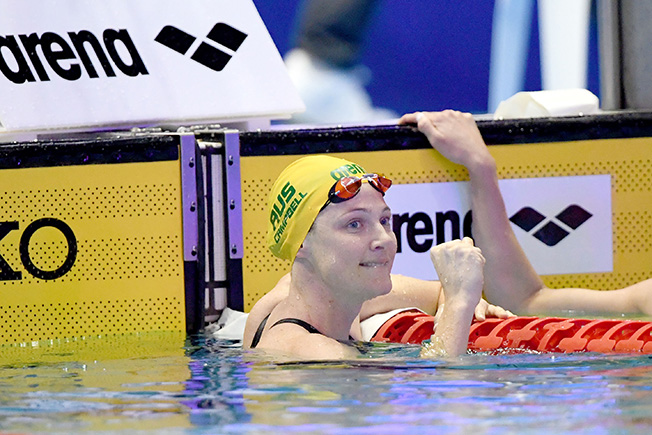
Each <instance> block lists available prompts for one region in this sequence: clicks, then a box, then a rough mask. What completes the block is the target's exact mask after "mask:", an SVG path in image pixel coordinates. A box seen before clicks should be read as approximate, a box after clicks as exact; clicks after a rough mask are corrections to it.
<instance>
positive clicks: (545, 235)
mask: <svg viewBox="0 0 652 435" xmlns="http://www.w3.org/2000/svg"><path fill="white" fill-rule="evenodd" d="M591 216H593V215H592V214H591V213H589V212H588V211H586V210H585V209H583V208H582V207H580V206H579V205H576V204H572V205H569V206H568V207H566V208H565V209H564V210H563V211H562V212H561V213H559V214H558V215H557V216H555V217H554V219H556V220H557V221H558V222H561V223H563V224H564V225H565V226H566V227H567V228H569V229H570V230H576V229H577V228H579V227H580V225H582V224H583V223H584V222H586V221H587V220H589V219H590V218H591ZM546 219H547V217H546V216H544V215H542V214H541V213H539V212H538V211H536V210H535V209H533V208H532V207H523V208H522V209H520V210H519V211H517V212H516V213H515V214H514V215H513V216H512V217H510V218H509V220H510V221H512V222H513V223H514V224H515V225H516V226H518V227H519V228H521V229H522V230H524V231H525V232H527V233H529V232H530V231H532V230H533V229H534V228H535V227H537V226H540V224H541V223H542V222H543V221H544V220H546ZM569 234H570V231H567V230H566V229H564V228H562V227H561V226H560V225H559V224H557V223H555V222H554V221H553V218H551V219H548V221H547V222H546V223H545V224H544V225H543V226H540V228H539V229H538V230H536V231H535V232H534V233H532V235H533V236H534V237H536V238H537V239H539V240H540V241H541V242H543V243H545V244H546V245H548V246H555V245H556V244H557V243H559V242H561V241H562V240H563V239H565V238H566V236H568V235H569Z"/></svg>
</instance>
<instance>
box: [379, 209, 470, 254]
mask: <svg viewBox="0 0 652 435" xmlns="http://www.w3.org/2000/svg"><path fill="white" fill-rule="evenodd" d="M472 221H473V216H472V213H471V211H470V210H469V211H468V212H467V213H466V214H465V215H464V217H461V216H460V214H459V213H458V212H456V211H454V210H448V211H445V212H443V211H442V212H439V211H438V212H436V213H435V218H434V221H433V219H432V218H431V217H430V215H428V214H427V213H426V212H423V211H418V212H415V213H412V214H410V213H403V214H394V215H392V230H393V231H394V234H395V235H396V252H397V253H401V252H403V230H402V228H403V226H405V239H406V241H407V244H408V246H409V248H410V249H411V250H412V251H414V252H417V253H422V252H426V251H428V250H429V249H430V248H432V247H433V246H434V245H439V244H440V243H444V242H445V241H447V240H455V239H461V238H462V237H473V236H472V234H471V223H472ZM447 228H448V229H449V230H450V231H449V234H450V237H449V238H447V237H446V233H447V231H446V229H447ZM428 236H435V237H428ZM417 237H419V238H420V240H419V239H417Z"/></svg>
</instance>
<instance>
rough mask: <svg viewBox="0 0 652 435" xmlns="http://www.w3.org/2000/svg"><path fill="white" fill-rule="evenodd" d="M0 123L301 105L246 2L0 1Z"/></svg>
mask: <svg viewBox="0 0 652 435" xmlns="http://www.w3.org/2000/svg"><path fill="white" fill-rule="evenodd" d="M0 10H1V11H2V13H1V14H0V123H1V124H2V125H1V126H0V127H3V128H4V129H6V130H10V131H20V130H36V129H44V128H68V127H80V126H82V127H83V126H101V125H129V126H131V125H147V124H157V123H164V122H170V123H176V122H183V123H189V122H213V121H220V120H225V119H245V118H252V117H260V118H267V119H271V118H278V117H283V116H286V115H289V114H291V113H294V112H297V111H301V110H303V107H304V106H303V103H302V101H301V99H300V98H299V96H298V93H297V91H296V89H295V88H294V85H293V84H292V82H291V81H290V78H289V76H288V74H287V72H286V70H285V66H284V64H283V61H282V59H281V57H280V55H279V53H278V51H277V49H276V47H275V45H274V43H273V41H272V39H271V37H270V36H269V33H268V32H267V29H266V27H265V25H264V23H263V22H262V20H261V18H260V16H259V15H258V12H257V10H256V8H255V6H254V4H253V2H252V1H251V0H238V1H232V0H185V1H178V0H138V1H130V0H111V1H105V2H98V1H93V2H84V1H76V0H68V1H51V0H48V1H44V0H21V1H15V0H0Z"/></svg>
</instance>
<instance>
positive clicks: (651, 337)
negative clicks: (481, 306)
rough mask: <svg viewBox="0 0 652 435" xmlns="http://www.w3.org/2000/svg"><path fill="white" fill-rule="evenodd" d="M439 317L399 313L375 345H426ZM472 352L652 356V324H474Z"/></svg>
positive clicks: (546, 320)
mask: <svg viewBox="0 0 652 435" xmlns="http://www.w3.org/2000/svg"><path fill="white" fill-rule="evenodd" d="M433 326H434V318H433V317H432V316H429V315H427V314H423V313H421V312H416V311H407V312H403V313H399V314H397V315H395V316H394V317H392V318H391V319H389V320H388V321H387V322H385V323H384V324H383V326H381V327H380V329H379V330H378V331H377V332H376V334H375V335H374V336H373V338H372V339H371V341H377V342H390V343H410V344H420V343H421V342H422V341H424V340H427V339H429V338H430V336H431V335H432V328H433ZM468 348H469V349H470V350H475V351H492V350H508V349H519V350H534V351H540V352H564V353H568V352H584V351H588V352H604V353H608V352H639V353H646V354H649V353H652V322H645V321H640V320H609V319H604V320H591V319H565V318H560V317H511V318H509V319H487V320H484V321H482V322H477V321H476V322H474V323H473V324H472V325H471V330H470V332H469V346H468Z"/></svg>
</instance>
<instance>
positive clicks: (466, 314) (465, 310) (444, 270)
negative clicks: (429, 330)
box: [421, 237, 485, 357]
mask: <svg viewBox="0 0 652 435" xmlns="http://www.w3.org/2000/svg"><path fill="white" fill-rule="evenodd" d="M430 257H431V259H432V263H433V265H434V266H435V269H436V270H437V274H438V275H439V279H440V280H441V283H442V286H443V289H444V294H445V295H446V303H445V304H444V307H443V309H442V313H441V316H440V317H439V319H438V323H437V324H436V325H435V330H434V333H433V335H432V337H431V339H430V340H431V342H430V344H429V345H426V346H424V348H423V350H422V352H421V355H422V356H425V357H437V356H455V355H460V354H463V353H465V352H466V348H467V346H468V342H469V329H470V327H471V320H472V319H473V311H474V309H475V307H476V305H477V304H478V301H479V300H480V295H481V294H482V284H483V273H482V268H483V266H484V263H485V260H484V258H483V256H482V253H481V252H480V249H478V248H476V247H474V246H473V241H472V240H471V239H470V238H468V237H465V238H464V239H462V240H453V241H451V242H447V243H442V244H440V245H437V246H435V247H434V248H432V249H431V250H430Z"/></svg>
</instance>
